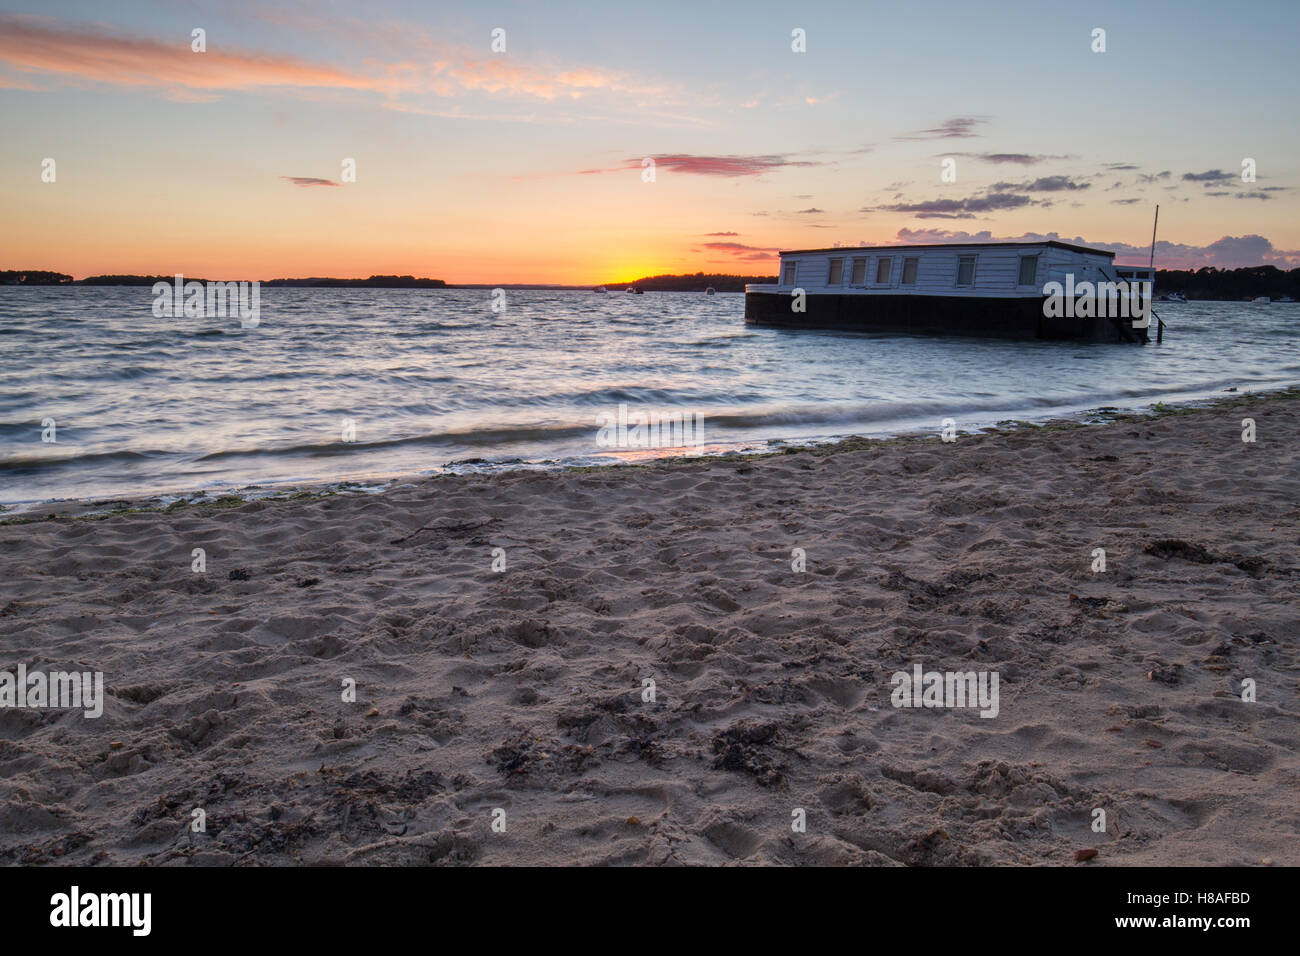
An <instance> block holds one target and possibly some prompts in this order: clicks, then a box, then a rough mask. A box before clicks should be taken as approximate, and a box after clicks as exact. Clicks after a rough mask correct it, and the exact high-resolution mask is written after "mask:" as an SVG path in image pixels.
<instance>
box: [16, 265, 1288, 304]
mask: <svg viewBox="0 0 1300 956" xmlns="http://www.w3.org/2000/svg"><path fill="white" fill-rule="evenodd" d="M185 279H186V281H187V282H206V281H208V280H206V279H201V278H199V277H198V276H186V277H185ZM175 280H176V277H175V276H135V275H125V276H89V277H88V278H85V279H76V280H74V279H73V278H72V276H70V275H67V274H65V273H62V272H47V271H44V270H40V269H27V270H22V269H10V270H7V271H0V285H146V286H152V285H153V284H154V283H155V282H167V283H172V282H175ZM751 282H752V283H762V282H769V283H770V282H776V276H732V275H720V274H717V273H707V274H706V273H703V272H697V273H695V274H694V275H660V276H646V277H645V278H644V279H637V280H635V281H633V282H607V283H605V288H607V289H614V290H619V289H626V288H627V287H628V286H635V287H636V288H638V289H643V290H645V291H647V292H703V291H704V290H705V289H708V288H712V289H713V290H714V291H715V292H744V291H745V285H746V284H747V283H751ZM262 284H263V285H266V286H301V287H307V288H325V289H331V288H340V289H358V288H363V289H446V288H455V287H454V286H448V285H447V283H446V282H444V281H443V280H442V279H417V278H416V277H415V276H371V277H370V278H368V279H331V278H311V279H271V280H270V281H269V282H263V283H262ZM1156 292H1157V294H1161V295H1163V294H1165V293H1169V292H1181V293H1182V294H1183V295H1185V296H1187V298H1189V299H1221V300H1227V301H1241V300H1245V299H1253V298H1255V297H1256V296H1261V295H1266V296H1268V297H1269V298H1271V299H1280V298H1282V297H1283V296H1290V297H1291V298H1293V299H1300V269H1292V270H1290V271H1289V272H1288V271H1284V270H1282V269H1279V268H1278V267H1277V266H1249V267H1246V268H1242V269H1215V268H1212V267H1210V266H1205V267H1202V268H1200V269H1196V270H1195V271H1193V270H1190V269H1157V270H1156Z"/></svg>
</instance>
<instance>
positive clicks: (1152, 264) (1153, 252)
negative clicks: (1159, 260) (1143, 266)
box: [1147, 203, 1160, 269]
mask: <svg viewBox="0 0 1300 956" xmlns="http://www.w3.org/2000/svg"><path fill="white" fill-rule="evenodd" d="M1159 224H1160V204H1159V203H1156V221H1155V222H1153V223H1152V224H1151V261H1150V262H1149V263H1147V265H1148V267H1149V268H1152V269H1154V268H1155V267H1156V226H1158V225H1159Z"/></svg>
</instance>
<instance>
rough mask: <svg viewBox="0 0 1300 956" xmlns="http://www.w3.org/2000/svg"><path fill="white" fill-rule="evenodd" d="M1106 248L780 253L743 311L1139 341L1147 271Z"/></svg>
mask: <svg viewBox="0 0 1300 956" xmlns="http://www.w3.org/2000/svg"><path fill="white" fill-rule="evenodd" d="M1114 256H1115V254H1114V253H1113V252H1106V251H1104V250H1102V249H1090V248H1087V247H1085V246H1076V245H1071V244H1070V243H1065V242H1056V241H1043V242H983V243H970V244H963V245H955V244H944V245H905V246H870V247H867V246H859V247H852V246H848V247H836V248H833V249H803V250H798V251H794V252H782V253H781V271H780V273H779V275H778V278H777V282H776V284H775V285H772V284H750V285H747V286H746V287H745V321H746V322H750V323H753V324H756V325H775V326H782V327H786V328H819V329H825V328H836V329H853V330H858V331H872V332H876V331H879V332H911V333H920V334H933V335H971V336H983V337H998V338H1018V339H1084V340H1090V341H1106V342H1146V341H1147V329H1146V326H1147V324H1148V318H1149V316H1150V303H1151V293H1152V283H1153V281H1154V278H1155V276H1154V273H1153V270H1151V269H1148V268H1145V267H1135V266H1116V265H1114V261H1113V260H1114ZM1053 283H1059V288H1058V287H1057V286H1055V285H1053ZM1089 300H1090V301H1089ZM1098 313H1103V314H1098Z"/></svg>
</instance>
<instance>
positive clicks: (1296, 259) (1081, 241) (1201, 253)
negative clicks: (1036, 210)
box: [897, 228, 1300, 269]
mask: <svg viewBox="0 0 1300 956" xmlns="http://www.w3.org/2000/svg"><path fill="white" fill-rule="evenodd" d="M897 239H898V241H899V242H904V243H935V242H1042V241H1045V240H1049V239H1055V240H1058V241H1060V242H1072V243H1077V244H1078V245H1083V246H1092V247H1093V248H1096V249H1106V250H1109V251H1110V252H1113V253H1115V255H1116V258H1117V259H1118V260H1119V261H1125V260H1128V261H1130V262H1142V263H1145V262H1146V261H1147V256H1148V254H1149V251H1150V248H1149V247H1148V246H1135V245H1131V244H1129V243H1127V242H1099V241H1096V240H1089V239H1085V238H1083V237H1082V236H1062V235H1061V234H1060V233H1056V232H1045V233H1043V232H1026V233H1023V234H1022V235H1019V236H995V235H993V233H992V232H990V231H989V230H987V229H986V230H983V231H981V232H961V231H955V230H949V229H906V228H904V229H900V230H898V235H897ZM1261 264H1262V265H1275V266H1277V267H1278V268H1280V269H1294V268H1296V267H1300V250H1282V249H1276V248H1274V246H1273V243H1272V242H1271V241H1270V240H1268V239H1266V238H1265V237H1264V236H1259V235H1247V236H1223V237H1222V238H1220V239H1216V240H1215V241H1214V242H1212V243H1210V244H1209V245H1206V246H1194V245H1185V244H1183V243H1175V242H1167V241H1165V240H1163V239H1162V240H1160V241H1159V242H1157V243H1156V265H1157V267H1159V268H1164V269H1195V268H1199V267H1201V266H1215V267H1217V268H1220V269H1236V268H1240V267H1242V266H1257V265H1261Z"/></svg>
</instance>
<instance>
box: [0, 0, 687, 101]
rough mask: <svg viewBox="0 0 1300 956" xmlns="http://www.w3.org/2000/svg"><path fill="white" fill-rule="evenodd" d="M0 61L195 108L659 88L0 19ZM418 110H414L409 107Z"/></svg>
mask: <svg viewBox="0 0 1300 956" xmlns="http://www.w3.org/2000/svg"><path fill="white" fill-rule="evenodd" d="M0 63H2V64H5V65H6V66H8V67H9V68H10V69H12V70H15V71H17V72H18V73H21V74H28V75H31V76H33V77H40V78H43V79H44V80H45V81H46V83H47V84H49V83H59V82H63V83H75V84H82V83H101V84H108V85H112V86H118V87H128V88H136V89H146V90H155V91H158V92H160V93H161V94H163V95H165V96H168V97H170V98H172V99H178V100H188V101H193V100H203V99H213V98H216V97H217V96H218V95H220V94H221V93H227V92H250V91H264V92H265V91H277V90H278V91H284V90H293V89H298V90H302V89H312V90H340V91H353V92H357V91H359V92H367V93H375V94H379V95H382V96H384V97H387V98H390V99H394V100H395V99H396V98H399V97H402V96H408V95H421V94H422V95H433V96H438V97H444V98H445V97H452V96H457V95H460V94H464V93H486V94H504V95H511V96H518V97H523V98H526V99H533V100H547V101H549V100H573V99H578V98H581V97H584V96H587V95H589V94H594V93H613V94H621V95H625V96H629V97H633V98H647V99H654V98H662V97H663V95H664V94H665V88H664V87H663V86H662V85H659V84H654V83H647V82H643V81H639V80H634V79H632V78H629V77H627V76H624V75H622V74H620V73H617V72H614V71H611V70H604V69H596V68H590V67H573V66H570V67H563V68H561V67H547V66H542V65H535V64H530V63H527V62H524V61H521V60H519V59H517V58H511V59H506V58H504V57H501V56H495V57H492V56H484V55H478V54H471V53H468V52H466V51H463V50H454V49H445V48H444V49H437V50H429V51H427V56H422V57H415V58H404V59H398V60H391V61H383V60H372V61H370V67H369V71H368V72H360V71H357V70H352V69H346V68H343V67H338V66H334V65H331V64H328V63H317V62H311V61H308V60H304V59H301V58H298V57H293V56H288V55H285V54H281V53H263V52H252V51H241V50H237V49H232V48H230V47H228V46H224V45H223V46H220V47H216V46H213V47H209V49H208V50H207V51H206V52H203V53H196V52H193V51H192V50H191V49H190V45H189V40H188V37H186V38H184V40H183V41H181V42H176V41H167V42H164V41H162V40H157V39H152V38H148V37H141V36H135V35H129V34H125V33H122V32H119V31H109V30H105V29H103V28H101V27H99V26H91V25H81V24H62V23H59V22H57V21H53V20H50V19H47V18H44V17H31V16H19V15H0ZM412 111H418V107H414V108H412Z"/></svg>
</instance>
